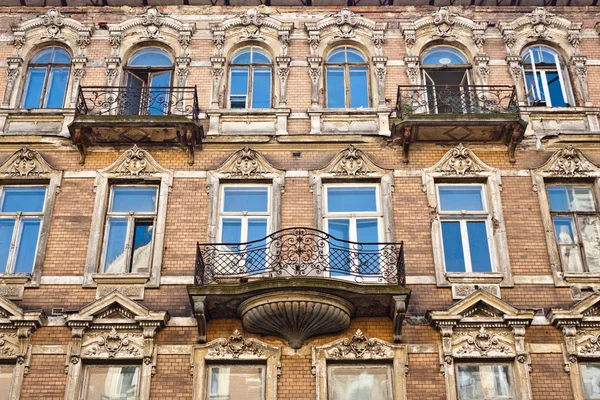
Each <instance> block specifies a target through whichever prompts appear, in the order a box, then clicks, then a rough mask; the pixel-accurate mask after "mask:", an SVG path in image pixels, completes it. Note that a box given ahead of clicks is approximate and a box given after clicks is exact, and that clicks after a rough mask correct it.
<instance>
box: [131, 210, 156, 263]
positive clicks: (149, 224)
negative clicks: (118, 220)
mask: <svg viewBox="0 0 600 400" xmlns="http://www.w3.org/2000/svg"><path fill="white" fill-rule="evenodd" d="M153 232H154V221H153V220H151V219H136V220H135V226H134V228H133V258H132V261H131V272H133V273H143V272H148V271H150V260H151V259H152V234H153Z"/></svg>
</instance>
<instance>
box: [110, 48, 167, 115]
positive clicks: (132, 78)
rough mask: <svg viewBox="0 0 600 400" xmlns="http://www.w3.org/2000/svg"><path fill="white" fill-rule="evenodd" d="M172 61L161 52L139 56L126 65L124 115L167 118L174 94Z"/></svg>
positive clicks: (153, 50) (146, 51)
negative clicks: (162, 116)
mask: <svg viewBox="0 0 600 400" xmlns="http://www.w3.org/2000/svg"><path fill="white" fill-rule="evenodd" d="M172 77H173V61H172V60H171V57H170V56H169V54H168V53H167V52H166V51H164V50H161V49H158V48H154V47H153V48H147V49H142V50H139V51H138V52H136V53H135V54H134V55H133V56H132V57H131V59H130V60H129V62H128V63H127V73H126V82H125V84H126V88H125V90H124V92H123V96H124V97H125V98H124V99H123V100H122V101H123V108H124V113H125V115H166V114H169V113H170V109H171V107H170V106H171V105H172V102H173V101H174V100H175V94H174V93H172V91H173V88H172V85H171V81H172Z"/></svg>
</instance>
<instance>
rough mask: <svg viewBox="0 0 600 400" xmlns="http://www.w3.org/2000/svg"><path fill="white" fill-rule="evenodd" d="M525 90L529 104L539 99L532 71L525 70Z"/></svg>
mask: <svg viewBox="0 0 600 400" xmlns="http://www.w3.org/2000/svg"><path fill="white" fill-rule="evenodd" d="M525 91H526V92H527V97H528V99H529V103H530V104H533V103H535V102H536V101H537V100H539V99H538V92H537V88H536V86H535V76H534V75H533V72H530V71H526V72H525Z"/></svg>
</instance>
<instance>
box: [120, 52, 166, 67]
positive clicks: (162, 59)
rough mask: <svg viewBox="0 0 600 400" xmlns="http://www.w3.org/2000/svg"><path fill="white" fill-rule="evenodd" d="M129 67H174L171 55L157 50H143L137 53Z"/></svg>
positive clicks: (130, 61)
mask: <svg viewBox="0 0 600 400" xmlns="http://www.w3.org/2000/svg"><path fill="white" fill-rule="evenodd" d="M127 65H130V66H135V67H170V66H171V65H173V61H171V57H170V56H169V53H167V52H166V51H164V50H161V49H157V48H155V47H154V48H148V49H142V50H140V51H138V52H136V53H135V54H134V55H133V56H131V58H130V59H129V62H128V63H127Z"/></svg>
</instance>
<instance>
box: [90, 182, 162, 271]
mask: <svg viewBox="0 0 600 400" xmlns="http://www.w3.org/2000/svg"><path fill="white" fill-rule="evenodd" d="M157 194H158V187H156V186H112V187H111V190H110V203H109V207H108V212H107V213H106V227H105V237H104V252H103V260H102V271H103V272H104V273H108V274H122V273H129V272H131V273H148V272H149V271H150V263H151V261H152V249H153V246H152V243H153V238H154V224H155V223H156V212H157V208H156V206H157Z"/></svg>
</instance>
